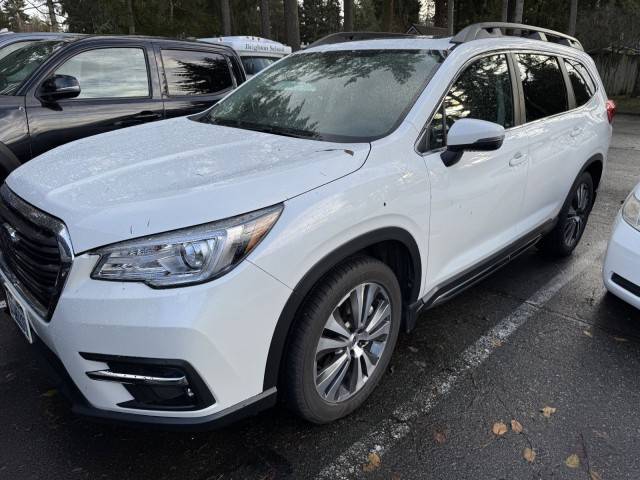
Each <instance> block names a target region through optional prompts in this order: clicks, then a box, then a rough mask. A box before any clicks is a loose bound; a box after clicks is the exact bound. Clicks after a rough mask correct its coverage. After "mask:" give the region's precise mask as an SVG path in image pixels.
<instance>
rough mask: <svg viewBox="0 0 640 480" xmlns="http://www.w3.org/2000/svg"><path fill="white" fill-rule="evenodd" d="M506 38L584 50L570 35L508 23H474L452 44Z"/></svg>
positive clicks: (453, 40) (455, 37)
mask: <svg viewBox="0 0 640 480" xmlns="http://www.w3.org/2000/svg"><path fill="white" fill-rule="evenodd" d="M504 36H515V37H522V38H530V39H534V40H542V41H543V42H553V43H558V44H560V45H566V46H568V47H573V48H577V49H578V50H583V51H584V48H583V47H582V44H581V43H580V41H579V40H578V39H577V38H575V37H572V36H570V35H567V34H564V33H561V32H556V31H555V30H549V29H548V28H541V27H534V26H531V25H524V24H521V23H506V22H484V23H474V24H473V25H469V26H468V27H465V28H463V29H462V30H460V31H459V32H458V33H457V34H456V35H455V36H454V37H453V38H452V39H451V43H456V44H460V43H465V42H470V41H472V40H479V39H481V38H496V37H504Z"/></svg>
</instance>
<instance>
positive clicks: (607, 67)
mask: <svg viewBox="0 0 640 480" xmlns="http://www.w3.org/2000/svg"><path fill="white" fill-rule="evenodd" d="M592 56H593V59H594V61H595V62H596V66H597V67H598V72H600V77H601V78H602V81H603V83H604V88H605V90H606V91H607V95H609V96H610V97H614V96H621V95H631V94H632V93H633V91H634V88H636V89H637V88H638V85H639V84H640V79H639V78H638V75H640V55H637V54H636V55H633V54H627V53H615V52H598V53H595V54H592ZM638 93H639V92H636V94H638Z"/></svg>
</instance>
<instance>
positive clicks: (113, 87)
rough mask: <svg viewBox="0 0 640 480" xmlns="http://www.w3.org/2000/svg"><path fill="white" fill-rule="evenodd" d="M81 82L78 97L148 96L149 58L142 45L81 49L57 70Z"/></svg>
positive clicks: (58, 72) (60, 73)
mask: <svg viewBox="0 0 640 480" xmlns="http://www.w3.org/2000/svg"><path fill="white" fill-rule="evenodd" d="M56 73H57V74H59V75H71V76H72V77H75V78H76V79H77V80H78V83H80V89H81V91H80V95H78V96H77V97H76V99H90V98H129V97H131V98H135V97H148V96H149V95H150V92H149V76H148V73H147V59H146V57H145V55H144V50H142V49H141V48H120V47H118V48H99V49H96V50H88V51H86V52H82V53H79V54H78V55H76V56H75V57H73V58H71V59H70V60H69V61H67V62H66V63H65V64H64V65H62V66H61V67H60V68H59V69H58V70H57V71H56Z"/></svg>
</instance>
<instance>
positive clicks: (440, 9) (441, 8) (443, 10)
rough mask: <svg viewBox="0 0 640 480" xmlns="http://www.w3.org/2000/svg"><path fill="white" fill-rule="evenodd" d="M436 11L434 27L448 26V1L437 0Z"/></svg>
mask: <svg viewBox="0 0 640 480" xmlns="http://www.w3.org/2000/svg"><path fill="white" fill-rule="evenodd" d="M435 4H436V11H435V13H434V15H433V26H434V27H446V26H447V0H435Z"/></svg>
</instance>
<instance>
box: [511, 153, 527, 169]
mask: <svg viewBox="0 0 640 480" xmlns="http://www.w3.org/2000/svg"><path fill="white" fill-rule="evenodd" d="M526 161H527V156H526V155H525V154H524V153H522V152H517V153H516V154H515V155H514V156H513V158H512V159H511V160H509V166H511V167H516V166H518V165H520V164H521V163H523V162H526Z"/></svg>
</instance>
